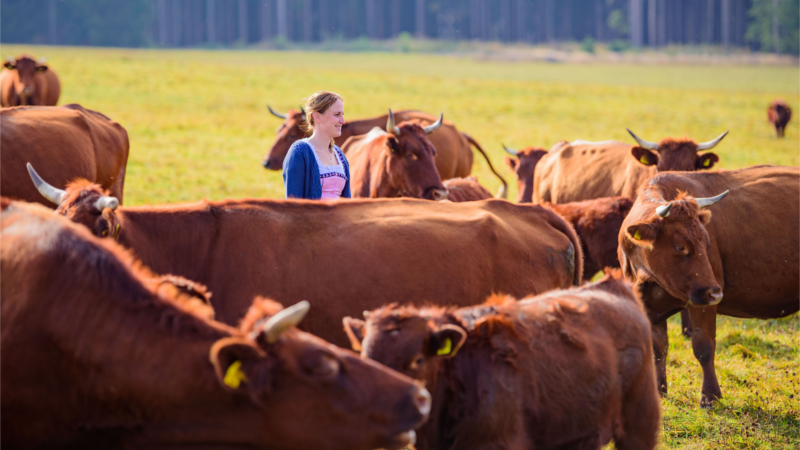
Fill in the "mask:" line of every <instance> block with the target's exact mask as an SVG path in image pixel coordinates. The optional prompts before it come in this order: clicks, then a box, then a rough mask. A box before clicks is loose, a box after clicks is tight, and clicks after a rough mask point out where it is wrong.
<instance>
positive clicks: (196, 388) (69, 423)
mask: <svg viewBox="0 0 800 450" xmlns="http://www.w3.org/2000/svg"><path fill="white" fill-rule="evenodd" d="M2 207H3V211H2V213H0V229H1V230H2V234H1V236H2V240H3V246H2V248H0V263H1V264H2V268H3V283H2V285H0V295H1V296H2V316H1V317H2V340H0V345H1V346H2V353H1V355H2V365H3V370H2V373H1V374H0V382H1V387H2V391H3V396H2V399H1V401H2V428H3V434H2V446H3V448H20V449H25V448H104V449H113V448H123V447H124V448H150V449H152V448H178V447H180V448H204V449H212V448H220V449H222V448H225V449H229V448H253V449H256V448H258V449H282V450H283V449H297V450H301V449H307V450H316V449H331V450H332V449H342V450H345V449H353V448H360V449H363V450H368V449H372V448H377V447H384V446H386V447H389V448H399V447H402V446H403V445H404V444H407V443H408V440H407V439H406V437H404V436H403V435H402V433H404V432H406V431H407V430H410V429H411V428H413V427H415V426H418V424H419V423H420V422H421V421H422V420H423V419H424V416H425V415H426V414H427V413H424V414H423V412H421V411H420V409H423V408H424V409H429V403H427V405H426V402H427V400H426V398H428V399H429V398H430V397H429V396H427V394H426V393H425V392H424V391H423V390H421V389H420V388H419V387H417V385H416V383H414V382H413V380H411V379H409V378H407V377H405V376H402V375H400V374H397V373H395V372H393V371H391V370H389V369H386V368H384V367H382V366H380V365H378V364H375V363H373V362H365V361H362V360H361V359H360V358H359V357H358V355H356V354H354V353H352V352H350V351H345V350H342V349H339V348H337V347H334V346H332V345H330V344H328V343H327V342H325V341H323V340H321V339H319V338H317V337H315V336H311V335H309V334H307V333H303V332H301V331H298V330H297V329H295V328H290V329H288V330H286V331H284V332H283V333H282V334H280V335H279V336H278V338H277V341H275V342H274V343H267V341H266V340H265V339H264V334H258V333H257V334H255V335H253V338H255V339H256V340H253V338H251V337H250V335H249V334H248V333H245V332H243V331H239V330H237V329H234V328H231V327H228V326H226V325H224V324H221V323H218V322H215V321H213V320H211V319H209V318H208V314H209V313H208V310H209V308H208V306H207V305H205V304H204V303H203V302H202V301H198V300H197V299H195V298H192V297H187V296H183V295H182V294H180V293H179V292H178V291H177V290H175V289H173V290H169V289H167V287H168V286H169V285H161V284H160V283H158V282H157V281H153V280H155V279H156V277H155V276H154V275H153V274H152V273H150V272H149V271H148V270H146V269H144V268H142V267H141V266H140V265H139V263H138V262H136V261H135V260H134V259H133V258H132V257H131V256H130V254H129V253H128V252H125V251H123V250H122V248H121V247H120V246H119V245H117V244H115V243H113V242H111V241H110V240H100V239H97V238H95V237H93V236H91V235H90V234H89V233H88V232H87V231H86V230H85V229H84V228H83V227H81V226H76V225H75V224H72V223H70V222H69V221H68V220H66V219H64V218H61V217H58V216H56V215H53V214H52V212H51V211H50V210H47V209H45V208H43V207H41V206H39V205H30V204H26V203H22V202H9V201H8V200H7V199H5V198H4V199H3V200H2ZM264 302H266V301H265V300H260V301H259V302H258V303H257V305H256V306H257V307H258V309H259V313H261V316H263V315H264V314H263V310H264ZM269 303H270V308H269V310H270V311H271V313H272V314H275V313H276V312H277V311H279V310H280V309H281V307H280V305H277V304H275V303H274V302H269ZM245 331H250V330H245ZM237 360H238V361H240V363H241V373H242V374H243V375H244V376H245V380H243V382H242V383H241V384H240V385H239V386H238V387H228V386H227V385H225V384H223V383H222V378H223V376H224V374H226V373H227V371H228V368H229V367H230V366H231V365H232V364H233V363H234V361H237ZM426 396H427V397H426ZM308 430H314V432H313V433H309V432H308ZM406 436H407V435H406ZM398 439H400V440H398Z"/></svg>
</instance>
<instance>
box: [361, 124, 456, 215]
mask: <svg viewBox="0 0 800 450" xmlns="http://www.w3.org/2000/svg"><path fill="white" fill-rule="evenodd" d="M443 120H444V117H443V116H440V117H439V120H437V121H436V122H435V123H432V124H430V125H428V126H422V125H420V124H419V121H417V120H413V121H408V122H403V123H401V124H400V125H395V121H394V114H393V113H392V110H391V109H390V110H389V119H388V120H387V123H386V132H387V134H386V135H385V141H384V145H383V151H384V152H385V155H384V158H383V160H384V165H383V167H385V171H386V174H385V175H386V176H385V178H384V184H385V185H384V186H376V189H377V192H379V193H380V192H383V193H384V194H379V195H378V196H380V197H415V198H424V199H428V200H436V201H440V200H446V199H447V189H446V188H445V187H444V185H443V184H442V179H441V177H440V176H439V171H438V170H436V161H435V157H436V148H435V147H434V146H433V144H431V141H430V140H428V137H427V135H428V134H430V133H433V132H434V131H436V130H438V129H439V127H441V126H442V121H443Z"/></svg>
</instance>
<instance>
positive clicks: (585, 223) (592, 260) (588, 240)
mask: <svg viewBox="0 0 800 450" xmlns="http://www.w3.org/2000/svg"><path fill="white" fill-rule="evenodd" d="M543 205H544V206H546V207H548V208H550V209H552V210H553V211H555V212H557V213H558V214H559V215H561V217H563V218H564V219H566V220H567V222H569V223H570V224H572V226H573V227H574V228H575V232H576V233H578V237H579V238H580V240H581V246H583V273H584V275H585V276H586V278H587V279H588V278H590V277H591V276H592V275H594V274H596V273H597V272H599V271H601V270H603V268H605V267H619V259H617V237H618V236H619V229H620V227H621V226H622V221H623V220H625V217H626V216H627V215H628V213H629V212H630V210H631V207H632V206H633V200H631V199H629V198H628V197H606V198H598V199H594V200H584V201H582V202H570V203H562V204H558V205H554V204H552V203H543Z"/></svg>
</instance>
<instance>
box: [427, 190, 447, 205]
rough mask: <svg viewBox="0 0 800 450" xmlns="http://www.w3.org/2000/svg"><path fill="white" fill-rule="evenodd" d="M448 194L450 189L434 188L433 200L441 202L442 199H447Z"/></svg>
mask: <svg viewBox="0 0 800 450" xmlns="http://www.w3.org/2000/svg"><path fill="white" fill-rule="evenodd" d="M447 194H449V191H448V190H447V189H434V190H433V192H432V193H431V200H434V201H437V202H440V201H442V200H447Z"/></svg>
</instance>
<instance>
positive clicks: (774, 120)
mask: <svg viewBox="0 0 800 450" xmlns="http://www.w3.org/2000/svg"><path fill="white" fill-rule="evenodd" d="M767 120H769V122H770V123H771V124H773V125H774V126H775V132H776V133H777V134H778V137H783V136H784V135H785V134H786V125H787V124H789V121H790V120H792V108H790V107H789V105H787V104H786V102H784V101H783V100H781V99H775V100H773V101H772V103H770V104H769V107H768V108H767Z"/></svg>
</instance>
